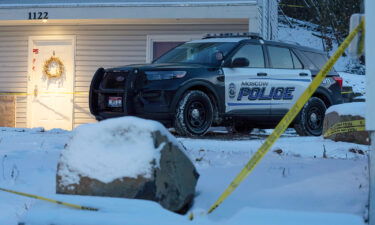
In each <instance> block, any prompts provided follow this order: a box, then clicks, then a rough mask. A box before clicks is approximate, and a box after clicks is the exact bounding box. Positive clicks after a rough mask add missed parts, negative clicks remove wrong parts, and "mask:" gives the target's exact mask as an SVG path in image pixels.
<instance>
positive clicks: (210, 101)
mask: <svg viewBox="0 0 375 225" xmlns="http://www.w3.org/2000/svg"><path fill="white" fill-rule="evenodd" d="M326 61H327V55H326V53H324V52H322V51H319V50H316V49H312V48H308V47H303V46H299V45H294V44H289V43H283V42H275V41H266V40H263V39H262V38H260V37H259V36H258V35H255V34H251V33H240V34H218V35H207V36H206V37H205V38H204V39H202V40H195V41H190V42H187V43H185V44H182V45H180V46H178V47H176V48H174V49H172V50H170V51H169V52H167V53H166V54H164V55H163V56H161V57H160V58H158V59H156V60H154V62H152V63H151V64H141V65H129V66H123V67H118V68H110V69H103V68H99V69H98V70H97V71H96V73H95V75H94V77H93V80H92V82H91V87H90V99H89V104H90V111H91V113H92V114H93V115H94V116H95V117H96V119H97V120H103V119H106V118H112V117H119V116H127V115H132V116H138V117H141V118H147V119H153V120H157V121H160V122H162V123H163V124H164V125H166V126H168V127H174V128H175V129H176V131H177V133H178V134H180V135H187V136H199V135H204V134H205V133H206V132H207V130H208V129H209V128H210V127H211V126H227V127H232V128H233V129H232V130H233V131H236V132H241V133H242V132H247V133H248V132H250V131H251V129H252V128H273V127H274V126H275V125H276V124H277V123H278V122H279V121H280V120H281V118H282V117H283V116H284V115H285V114H286V113H287V112H288V110H289V109H290V108H291V107H292V105H293V104H294V103H295V101H296V100H297V99H298V97H299V96H300V95H301V94H302V92H303V91H304V90H305V89H306V87H307V86H308V85H309V84H310V83H311V81H312V79H313V78H314V76H315V75H316V74H317V73H318V72H319V70H320V68H321V67H322V66H323V65H324V64H325V62H326ZM341 87H342V79H341V77H340V76H339V75H338V74H337V73H336V72H335V71H330V72H329V74H328V76H327V78H326V79H325V80H324V82H323V83H322V84H321V85H320V87H319V88H318V90H317V91H316V92H315V94H314V95H313V96H312V97H311V98H310V99H309V101H308V102H307V103H306V105H305V106H304V108H303V109H302V110H301V112H300V113H299V115H298V117H297V118H296V119H295V121H294V123H293V124H292V126H293V127H294V128H295V129H296V131H297V133H298V134H300V135H315V136H318V135H321V133H322V125H323V119H324V115H325V111H326V109H327V108H328V107H329V106H331V105H334V104H339V103H341V102H342V97H341Z"/></svg>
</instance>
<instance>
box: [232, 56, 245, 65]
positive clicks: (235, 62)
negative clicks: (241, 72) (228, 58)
mask: <svg viewBox="0 0 375 225" xmlns="http://www.w3.org/2000/svg"><path fill="white" fill-rule="evenodd" d="M249 65H250V62H249V60H248V59H246V58H244V57H239V58H235V59H234V60H233V61H232V65H231V67H248V66H249Z"/></svg>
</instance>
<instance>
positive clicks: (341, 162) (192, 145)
mask: <svg viewBox="0 0 375 225" xmlns="http://www.w3.org/2000/svg"><path fill="white" fill-rule="evenodd" d="M71 137H72V133H71V132H67V131H62V130H53V131H48V132H42V130H41V129H33V130H31V129H11V128H4V129H2V128H0V187H3V188H9V189H14V190H17V191H23V192H28V193H32V194H38V195H42V196H45V197H50V198H53V199H57V200H61V201H66V202H71V203H76V204H81V205H86V206H91V207H97V208H99V209H100V211H99V212H89V211H79V210H76V209H70V208H67V207H64V206H60V205H55V204H51V203H48V202H43V201H40V200H36V199H30V198H26V197H22V196H17V195H13V194H9V193H5V192H0V199H1V201H0V224H6V225H8V224H9V225H12V224H17V223H18V222H25V223H26V225H30V224H87V225H95V224H101V225H102V224H111V225H113V224H114V225H115V224H145V225H146V224H147V225H149V224H151V223H152V224H163V225H164V224H257V225H262V224H268V225H270V224H288V225H289V224H307V225H308V224H340V225H342V224H348V225H349V224H350V225H354V224H364V222H363V217H364V216H365V213H366V204H367V200H368V168H367V165H368V164H367V156H366V153H367V151H368V147H367V146H363V145H357V144H350V143H342V142H333V141H330V140H324V139H322V138H321V137H296V136H294V135H291V134H287V135H283V137H282V138H281V139H280V140H279V141H278V142H277V143H276V145H275V146H274V147H273V149H272V151H270V152H269V153H268V154H267V155H266V157H265V158H264V160H263V161H262V162H261V163H260V164H259V165H258V167H257V168H256V169H255V170H254V172H253V173H252V174H251V175H250V176H249V177H248V178H247V179H246V180H245V181H244V182H243V183H242V184H241V185H240V186H239V187H238V189H237V190H235V191H234V192H233V194H232V195H231V196H230V197H229V198H228V199H227V200H226V201H225V202H224V203H223V204H222V205H221V206H220V207H219V208H218V209H217V210H216V211H215V212H214V213H212V214H210V215H208V216H204V215H201V214H202V212H205V211H206V210H207V209H208V208H209V207H210V205H211V204H212V203H213V202H214V201H215V200H216V199H217V198H218V196H219V195H220V194H221V193H222V191H223V190H224V189H225V188H226V187H227V186H228V184H229V183H230V182H231V180H232V179H233V178H234V177H235V175H236V174H237V173H238V172H239V171H240V170H241V169H242V167H243V166H244V164H245V163H246V162H247V160H248V159H249V158H250V157H251V155H252V154H253V153H254V152H255V151H256V149H257V148H258V147H259V146H260V145H261V143H262V141H263V140H264V138H263V136H262V135H255V134H252V135H251V136H249V137H248V138H240V139H230V138H228V139H227V140H226V139H223V138H219V139H189V138H179V141H181V143H182V144H183V145H184V146H185V147H186V149H187V151H186V152H187V154H188V155H189V157H190V158H191V159H192V160H193V162H194V163H195V165H196V167H197V170H198V172H199V173H200V175H201V176H200V179H199V182H198V186H197V196H196V201H195V204H194V207H193V209H192V211H193V212H194V214H195V217H196V219H195V220H194V221H193V222H191V221H189V220H188V218H187V216H181V215H177V214H174V213H171V212H169V211H166V210H165V209H163V208H162V207H160V206H159V205H158V204H157V203H154V202H151V201H143V200H130V199H120V198H106V197H89V196H72V195H58V194H55V176H56V167H57V161H58V159H59V155H60V152H61V151H62V150H63V149H64V146H65V145H66V143H68V142H69V140H70V139H71Z"/></svg>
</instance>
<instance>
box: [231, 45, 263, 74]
mask: <svg viewBox="0 0 375 225" xmlns="http://www.w3.org/2000/svg"><path fill="white" fill-rule="evenodd" d="M245 45H258V46H260V47H261V49H262V52H263V62H264V67H243V68H247V69H252V68H253V69H259V68H261V69H265V68H268V66H269V62H268V53H267V52H266V49H264V44H261V43H257V42H245V43H242V44H239V45H238V46H237V47H235V48H234V49H233V51H232V52H231V53H229V55H228V57H227V59H225V61H226V62H225V63H224V65H225V66H230V64H231V63H232V61H233V59H234V58H233V57H234V55H235V54H237V52H238V51H240V50H241V48H242V47H244V46H245Z"/></svg>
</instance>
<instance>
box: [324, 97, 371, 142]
mask: <svg viewBox="0 0 375 225" xmlns="http://www.w3.org/2000/svg"><path fill="white" fill-rule="evenodd" d="M364 119H365V103H363V102H354V103H345V104H340V105H334V106H331V107H329V108H328V110H327V111H326V115H325V118H324V123H323V134H326V132H327V131H328V130H329V129H330V128H331V127H333V126H334V125H335V124H337V123H340V122H349V121H353V120H364ZM324 138H328V139H331V140H334V141H344V142H352V143H357V144H364V145H370V135H369V132H367V131H351V132H344V133H338V134H332V135H329V136H326V135H325V136H324Z"/></svg>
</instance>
